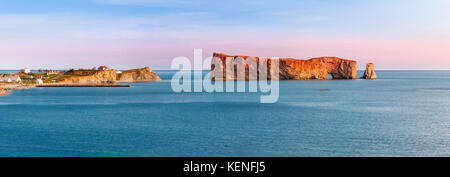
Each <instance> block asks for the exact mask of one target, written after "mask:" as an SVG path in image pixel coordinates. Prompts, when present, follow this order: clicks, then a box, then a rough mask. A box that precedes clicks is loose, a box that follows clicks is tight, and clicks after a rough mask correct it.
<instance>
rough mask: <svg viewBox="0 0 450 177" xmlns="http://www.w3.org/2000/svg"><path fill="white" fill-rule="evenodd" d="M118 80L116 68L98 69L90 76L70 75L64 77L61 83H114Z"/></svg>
mask: <svg viewBox="0 0 450 177" xmlns="http://www.w3.org/2000/svg"><path fill="white" fill-rule="evenodd" d="M116 80H117V74H116V72H115V71H114V70H105V71H98V72H96V73H94V74H92V75H89V76H70V77H67V78H64V79H62V80H61V81H60V82H58V83H61V84H112V83H115V82H116Z"/></svg>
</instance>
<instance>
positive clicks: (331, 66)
mask: <svg viewBox="0 0 450 177" xmlns="http://www.w3.org/2000/svg"><path fill="white" fill-rule="evenodd" d="M239 57H241V58H242V59H243V60H237V59H238V58H239ZM213 58H214V59H219V60H221V62H222V65H220V66H215V65H214V64H212V65H211V70H214V69H215V67H220V69H222V70H223V73H226V66H227V65H228V64H229V63H228V62H234V64H236V62H246V60H247V59H249V58H250V57H249V56H229V55H226V54H222V53H214V54H213ZM227 58H229V59H227ZM251 58H253V59H255V60H256V63H258V61H259V58H258V57H251ZM270 62H271V59H268V65H267V66H268V78H270V71H271V69H270ZM246 63H248V62H246ZM356 65H357V62H356V61H353V60H348V59H341V58H337V57H320V58H312V59H309V60H302V59H293V58H280V59H279V79H280V80H327V76H328V75H329V74H331V76H332V77H333V79H356V74H357V68H356ZM258 67H259V66H258ZM220 69H219V70H220ZM252 69H255V68H252ZM236 70H237V68H235V71H234V72H235V73H234V75H237V74H236V73H237V71H236ZM248 70H249V66H248V65H246V71H248ZM234 78H236V77H235V76H233V75H232V74H228V75H227V74H224V76H223V79H224V80H232V79H234ZM211 79H212V80H216V78H215V75H214V72H213V73H212V75H211ZM245 79H246V80H249V72H246V74H245Z"/></svg>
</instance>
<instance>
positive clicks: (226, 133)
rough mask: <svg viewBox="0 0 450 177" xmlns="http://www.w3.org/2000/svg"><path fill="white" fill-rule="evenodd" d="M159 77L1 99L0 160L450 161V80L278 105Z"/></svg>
mask: <svg viewBox="0 0 450 177" xmlns="http://www.w3.org/2000/svg"><path fill="white" fill-rule="evenodd" d="M155 72H156V73H157V74H158V75H160V76H161V78H163V79H165V81H161V82H152V83H132V87H130V88H34V89H28V90H15V91H13V93H12V94H11V95H9V96H5V97H0V156H165V157H166V156H449V155H450V148H449V147H450V116H449V115H450V71H378V72H377V75H378V77H379V78H380V79H378V80H375V81H366V80H351V81H348V80H338V81H282V82H280V99H279V101H278V102H277V103H275V104H260V103H259V98H260V95H261V93H182V94H178V93H174V92H172V90H171V87H170V82H169V81H168V80H170V78H171V76H172V75H173V73H174V71H155ZM360 75H362V73H359V76H360ZM320 89H328V91H320Z"/></svg>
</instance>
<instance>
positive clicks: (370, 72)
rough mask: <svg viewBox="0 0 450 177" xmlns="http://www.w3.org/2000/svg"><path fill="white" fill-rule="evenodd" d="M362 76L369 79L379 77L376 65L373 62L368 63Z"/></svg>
mask: <svg viewBox="0 0 450 177" xmlns="http://www.w3.org/2000/svg"><path fill="white" fill-rule="evenodd" d="M362 78H363V79H367V80H375V79H377V74H376V73H375V66H374V64H373V63H368V64H367V65H366V71H365V72H364V75H363V77H362Z"/></svg>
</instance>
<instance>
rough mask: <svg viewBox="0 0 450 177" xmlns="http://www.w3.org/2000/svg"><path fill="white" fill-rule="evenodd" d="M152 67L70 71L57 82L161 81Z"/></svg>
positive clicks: (111, 82) (110, 82)
mask: <svg viewBox="0 0 450 177" xmlns="http://www.w3.org/2000/svg"><path fill="white" fill-rule="evenodd" d="M159 80H161V78H159V76H158V75H156V74H155V73H154V72H153V71H152V70H151V69H150V68H148V67H145V68H141V69H132V70H127V71H123V72H122V73H120V74H118V73H117V72H116V71H115V70H104V71H84V70H76V71H68V72H66V73H64V76H63V77H62V78H61V79H60V80H59V81H58V82H57V83H58V84H114V83H117V82H151V81H159Z"/></svg>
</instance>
